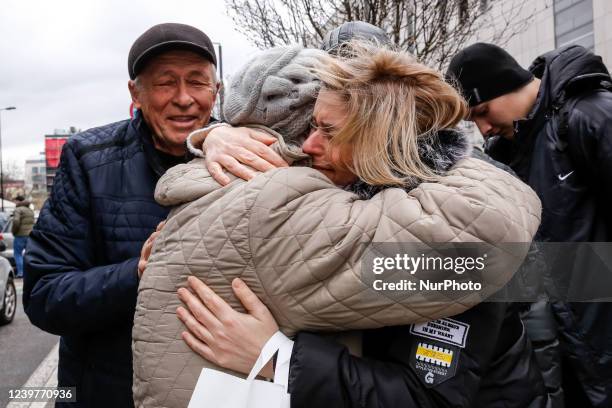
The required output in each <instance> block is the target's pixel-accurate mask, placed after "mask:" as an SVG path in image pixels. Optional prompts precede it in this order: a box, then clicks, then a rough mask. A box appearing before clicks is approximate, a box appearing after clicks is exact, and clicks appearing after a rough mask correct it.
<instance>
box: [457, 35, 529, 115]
mask: <svg viewBox="0 0 612 408" xmlns="http://www.w3.org/2000/svg"><path fill="white" fill-rule="evenodd" d="M446 76H447V78H448V79H451V80H455V81H457V82H458V83H459V85H460V86H461V90H462V92H463V96H464V97H465V98H466V99H467V101H468V103H469V104H470V107H473V106H476V105H478V104H481V103H483V102H486V101H490V100H491V99H495V98H497V97H498V96H502V95H505V94H507V93H510V92H512V91H515V90H517V89H519V88H520V87H522V86H523V85H525V84H527V83H528V82H529V81H531V80H532V79H533V74H532V73H531V72H529V71H527V70H526V69H523V68H522V67H521V66H520V65H519V64H518V62H516V60H515V59H514V58H512V56H511V55H510V54H508V53H507V52H506V51H505V50H503V49H502V48H500V47H498V46H497V45H493V44H486V43H476V44H472V45H470V46H469V47H466V48H464V49H463V50H461V51H459V52H458V53H457V55H455V56H454V57H453V59H452V60H451V62H450V65H449V66H448V71H447V73H446Z"/></svg>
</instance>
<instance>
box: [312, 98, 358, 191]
mask: <svg viewBox="0 0 612 408" xmlns="http://www.w3.org/2000/svg"><path fill="white" fill-rule="evenodd" d="M346 120H347V112H346V110H345V108H344V102H343V101H342V99H341V97H340V96H339V95H338V94H336V93H335V92H333V91H327V90H322V91H321V92H320V93H319V96H318V98H317V102H316V103H315V107H314V113H313V128H312V130H311V132H310V135H309V136H308V138H307V139H306V141H305V142H304V144H303V145H302V150H303V151H304V153H307V154H309V155H310V156H312V167H313V168H314V169H317V170H319V171H320V172H321V173H323V174H325V175H326V176H327V177H328V178H329V179H330V180H331V181H332V182H333V183H334V184H336V185H338V186H346V185H348V184H351V183H353V182H354V181H356V180H357V176H356V175H355V174H353V173H352V172H351V171H350V170H349V169H347V168H346V164H347V163H352V162H353V150H352V147H351V146H346V147H335V148H333V149H332V148H330V146H329V141H330V139H331V134H333V133H334V132H336V131H338V130H340V129H341V128H342V127H343V126H344V124H345V123H346Z"/></svg>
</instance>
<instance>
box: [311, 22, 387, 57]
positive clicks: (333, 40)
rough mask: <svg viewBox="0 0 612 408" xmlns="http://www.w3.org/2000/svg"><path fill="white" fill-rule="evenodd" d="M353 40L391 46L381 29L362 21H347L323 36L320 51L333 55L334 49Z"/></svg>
mask: <svg viewBox="0 0 612 408" xmlns="http://www.w3.org/2000/svg"><path fill="white" fill-rule="evenodd" d="M353 39H361V40H365V41H372V42H375V43H378V44H380V45H389V44H391V40H390V39H389V37H388V36H387V33H385V31H384V30H383V29H382V28H379V27H376V26H374V25H372V24H370V23H366V22H364V21H348V22H346V23H342V24H341V25H340V26H338V27H336V28H334V29H333V30H331V31H330V32H328V33H327V34H326V35H325V38H324V39H323V43H322V44H321V49H322V50H323V51H326V52H329V53H333V51H334V50H335V49H336V48H338V47H339V46H341V45H342V44H344V43H347V42H349V41H351V40H353Z"/></svg>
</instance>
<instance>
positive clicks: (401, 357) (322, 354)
mask: <svg viewBox="0 0 612 408" xmlns="http://www.w3.org/2000/svg"><path fill="white" fill-rule="evenodd" d="M441 322H443V323H442V325H446V323H450V324H451V325H453V326H451V329H450V330H451V331H452V330H453V328H452V327H454V328H455V329H454V330H456V331H458V332H457V334H460V333H464V332H465V333H466V334H467V335H466V336H465V338H464V345H463V346H460V345H457V344H456V343H452V342H448V341H440V339H439V338H437V337H436V336H433V337H430V336H423V335H422V333H423V330H421V329H420V325H411V326H397V327H387V328H383V329H376V330H369V331H365V332H364V333H363V358H360V357H354V356H352V355H350V354H349V353H348V350H347V349H346V347H344V346H341V345H340V344H338V343H335V342H333V341H330V340H328V339H326V338H324V337H322V336H320V335H315V334H311V333H305V332H303V333H299V334H298V335H297V336H296V338H295V344H294V348H293V354H292V357H291V366H290V374H289V392H290V393H291V407H292V408H301V407H334V408H341V407H360V408H370V407H376V408H391V407H402V408H417V407H418V408H441V407H445V408H446V407H486V408H497V407H499V408H502V407H503V408H511V407H516V408H531V407H545V406H546V400H547V397H546V393H545V391H544V385H543V382H542V376H541V373H540V371H539V368H538V367H537V364H536V362H535V360H534V357H533V354H532V352H531V345H530V343H529V341H528V339H527V337H526V335H525V331H524V329H523V325H522V324H521V321H520V319H519V317H518V314H517V312H516V310H511V309H510V308H509V307H508V306H507V305H506V304H503V303H482V304H480V305H478V306H476V307H474V308H473V309H471V310H469V311H467V312H465V313H462V314H461V315H458V316H455V317H453V318H452V319H441V320H439V321H434V322H430V323H429V324H431V323H433V324H436V323H441ZM447 327H448V326H447ZM453 337H454V339H457V338H458V336H456V335H455V333H453ZM432 349H433V350H438V352H441V353H442V354H438V355H439V356H444V355H445V354H446V355H450V353H451V352H452V357H450V358H448V359H447V360H446V362H447V363H448V361H450V366H449V367H445V366H444V365H443V364H441V363H440V362H433V363H432V360H431V359H430V362H427V357H426V355H427V354H424V353H427V352H426V351H424V350H432ZM440 358H443V357H440Z"/></svg>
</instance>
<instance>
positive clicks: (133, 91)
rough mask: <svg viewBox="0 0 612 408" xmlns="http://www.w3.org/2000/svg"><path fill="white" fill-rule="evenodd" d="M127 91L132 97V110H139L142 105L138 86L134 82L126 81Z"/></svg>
mask: <svg viewBox="0 0 612 408" xmlns="http://www.w3.org/2000/svg"><path fill="white" fill-rule="evenodd" d="M128 89H129V91H130V95H131V97H132V103H133V104H134V108H136V109H140V108H141V105H142V104H141V101H140V87H139V86H138V84H137V83H136V81H134V80H131V79H130V80H129V81H128Z"/></svg>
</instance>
